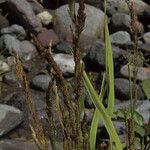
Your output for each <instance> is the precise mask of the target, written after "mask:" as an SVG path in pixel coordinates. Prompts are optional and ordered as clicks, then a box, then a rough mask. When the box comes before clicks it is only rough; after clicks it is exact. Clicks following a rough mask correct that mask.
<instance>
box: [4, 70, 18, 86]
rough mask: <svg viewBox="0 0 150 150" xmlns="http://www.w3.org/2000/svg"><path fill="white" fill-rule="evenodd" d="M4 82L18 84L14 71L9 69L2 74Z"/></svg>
mask: <svg viewBox="0 0 150 150" xmlns="http://www.w3.org/2000/svg"><path fill="white" fill-rule="evenodd" d="M4 82H5V83H7V84H16V83H17V84H18V85H19V82H18V78H17V76H16V74H15V72H14V71H10V72H8V73H6V74H5V75H4Z"/></svg>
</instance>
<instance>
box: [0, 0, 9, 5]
mask: <svg viewBox="0 0 150 150" xmlns="http://www.w3.org/2000/svg"><path fill="white" fill-rule="evenodd" d="M7 1H8V0H1V1H0V4H2V3H5V2H7Z"/></svg>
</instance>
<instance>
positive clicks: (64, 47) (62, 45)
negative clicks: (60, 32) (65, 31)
mask: <svg viewBox="0 0 150 150" xmlns="http://www.w3.org/2000/svg"><path fill="white" fill-rule="evenodd" d="M71 50H72V46H71V44H69V43H68V42H66V41H62V42H59V43H58V44H57V45H56V46H55V47H54V49H53V52H54V53H65V54H71Z"/></svg>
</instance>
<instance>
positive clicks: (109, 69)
mask: <svg viewBox="0 0 150 150" xmlns="http://www.w3.org/2000/svg"><path fill="white" fill-rule="evenodd" d="M104 8H105V17H104V23H105V24H104V27H105V50H106V74H107V77H108V80H109V82H108V83H109V84H108V85H109V93H108V107H107V109H108V112H109V114H110V116H111V117H112V116H113V112H114V102H115V96H114V95H115V94H114V65H113V54H112V47H111V40H110V36H109V30H108V21H107V15H106V0H105V5H104Z"/></svg>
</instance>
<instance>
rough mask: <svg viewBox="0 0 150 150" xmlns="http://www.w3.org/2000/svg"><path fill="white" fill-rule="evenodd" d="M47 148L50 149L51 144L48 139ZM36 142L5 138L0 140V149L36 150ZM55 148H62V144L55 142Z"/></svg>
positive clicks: (59, 149)
mask: <svg viewBox="0 0 150 150" xmlns="http://www.w3.org/2000/svg"><path fill="white" fill-rule="evenodd" d="M48 144H49V147H48V150H52V147H51V144H50V142H49V141H48ZM38 149H39V148H38V147H37V145H36V143H35V142H33V141H27V140H24V139H11V140H9V139H5V140H1V141H0V150H38ZM56 150H63V145H62V143H60V142H56Z"/></svg>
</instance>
